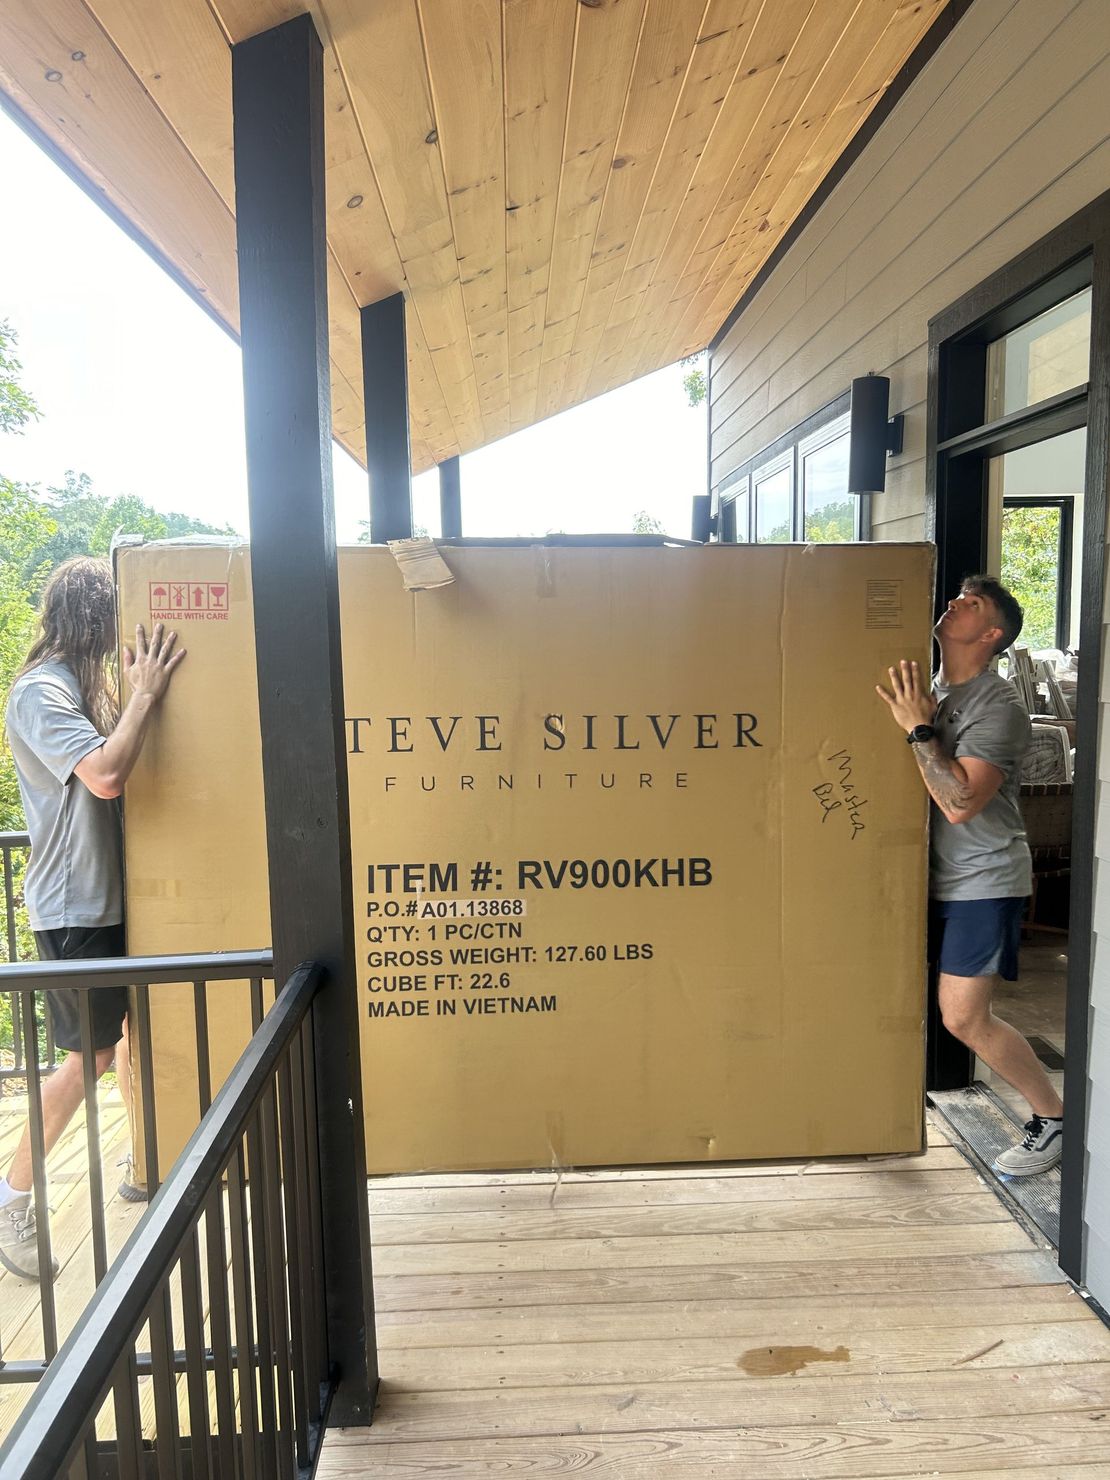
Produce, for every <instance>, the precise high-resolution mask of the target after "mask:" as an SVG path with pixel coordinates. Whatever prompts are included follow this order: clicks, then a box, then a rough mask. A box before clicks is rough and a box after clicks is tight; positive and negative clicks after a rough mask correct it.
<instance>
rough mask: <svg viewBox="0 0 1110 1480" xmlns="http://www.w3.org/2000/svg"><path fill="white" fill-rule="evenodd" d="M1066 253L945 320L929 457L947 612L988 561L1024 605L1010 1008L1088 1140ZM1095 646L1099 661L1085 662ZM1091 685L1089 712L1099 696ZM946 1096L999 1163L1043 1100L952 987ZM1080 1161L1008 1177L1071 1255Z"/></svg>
mask: <svg viewBox="0 0 1110 1480" xmlns="http://www.w3.org/2000/svg"><path fill="white" fill-rule="evenodd" d="M1049 243H1051V239H1049ZM1030 255H1031V256H1032V254H1030ZM1052 256H1053V253H1052V250H1051V246H1050V245H1049V244H1045V248H1044V253H1043V262H1044V267H1045V268H1047V269H1048V270H1044V269H1042V271H1043V275H1042V276H1041V277H1040V279H1039V280H1037V279H1036V277H1035V276H1034V274H1035V265H1034V263H1033V262H1031V261H1026V260H1025V259H1022V260H1021V261H1019V263H1017V264H1014V265H1012V266H1011V268H1009V269H1003V271H1002V273H1000V274H998V275H996V278H994V279H991V280H990V281H989V282H988V283H986V284H981V285H980V287H979V288H978V289H977V290H976V291H975V292H974V293H973V294H970V295H968V297H967V298H966V299H964V300H961V302H960V303H958V304H956V305H953V307H952V309H950V310H948V311H947V313H946V314H944V315H941V316H940V317H939V319H938V320H935V321H934V322H933V324H932V325H931V326H930V340H931V348H932V350H933V352H934V357H933V359H932V367H933V372H932V373H933V388H934V391H935V397H934V399H933V402H932V404H933V407H934V408H935V409H934V415H933V417H932V418H931V425H930V449H929V450H930V459H929V469H930V475H931V477H930V482H931V484H932V488H931V493H932V496H933V497H932V512H933V515H934V530H933V532H934V536H935V539H936V542H937V547H938V592H937V596H938V606H942V605H943V604H944V603H945V602H947V600H948V599H949V597H950V596H952V595H953V594H955V592H956V591H958V590H959V586H960V583H961V581H962V580H963V579H964V577H966V576H967V575H970V574H972V573H974V572H975V571H979V570H983V571H988V572H990V573H991V574H994V575H997V576H999V577H1000V578H1001V580H1002V582H1003V584H1004V585H1006V586H1008V587H1009V588H1010V589H1011V590H1012V591H1013V593H1014V595H1015V596H1016V597H1017V598H1018V600H1019V601H1020V602H1021V604H1022V607H1023V608H1024V611H1025V626H1024V629H1023V632H1022V634H1021V636H1020V638H1019V639H1018V641H1017V642H1016V643H1015V645H1014V647H1013V648H1012V649H1011V650H1010V651H1009V652H1007V653H1006V654H1005V655H1004V656H1003V657H1002V658H1001V659H1000V661H999V672H1000V673H1001V674H1002V676H1004V677H1006V678H1007V679H1009V680H1010V681H1011V682H1012V683H1013V684H1014V685H1015V687H1016V688H1017V690H1018V693H1019V695H1020V696H1021V699H1022V702H1023V704H1024V706H1025V708H1026V709H1027V711H1028V713H1029V715H1030V719H1031V722H1032V728H1033V745H1032V747H1031V750H1030V753H1029V755H1028V757H1027V759H1026V762H1025V766H1024V769H1023V773H1022V777H1021V805H1022V813H1023V817H1024V820H1025V825H1026V832H1027V835H1028V839H1029V844H1030V849H1031V852H1032V855H1033V872H1034V892H1033V896H1032V898H1031V900H1030V903H1029V906H1028V908H1027V910H1026V915H1025V920H1024V924H1023V929H1022V943H1021V952H1020V971H1019V979H1018V981H1017V982H1015V983H1013V984H1009V983H1001V984H1000V986H999V989H998V991H997V993H996V996H995V1000H994V1010H995V1012H996V1013H997V1015H998V1016H999V1017H1001V1018H1003V1019H1005V1020H1006V1021H1008V1022H1010V1023H1012V1024H1013V1025H1014V1026H1015V1027H1016V1028H1017V1029H1018V1030H1019V1031H1020V1032H1021V1033H1022V1034H1024V1036H1025V1037H1026V1038H1027V1039H1028V1040H1029V1042H1030V1044H1031V1045H1032V1047H1033V1050H1034V1052H1035V1053H1036V1055H1037V1057H1038V1059H1039V1060H1040V1062H1041V1064H1042V1066H1043V1068H1044V1069H1045V1071H1046V1073H1047V1074H1048V1076H1049V1078H1050V1080H1051V1081H1052V1082H1053V1084H1054V1085H1055V1086H1056V1088H1057V1089H1058V1090H1059V1091H1061V1092H1062V1093H1063V1094H1064V1098H1065V1102H1066V1106H1065V1108H1066V1118H1065V1142H1066V1141H1067V1137H1068V1132H1069V1130H1070V1129H1071V1127H1075V1130H1072V1131H1071V1133H1072V1134H1076V1133H1078V1134H1079V1135H1080V1136H1081V1135H1082V1127H1083V1118H1082V1111H1083V1106H1082V1104H1081V1103H1080V1104H1079V1105H1078V1106H1074V1105H1072V1104H1071V1103H1070V1102H1071V1098H1072V1096H1071V1094H1070V1090H1071V1089H1072V1088H1073V1087H1074V1085H1075V1083H1076V1081H1077V1079H1078V1078H1080V1077H1082V1074H1083V1073H1084V1072H1085V1067H1086V1053H1087V1043H1086V1035H1085V1033H1083V1032H1079V1033H1077V1032H1076V1024H1077V1022H1079V1021H1080V1020H1081V1018H1082V1017H1084V1016H1085V1014H1086V1009H1087V1002H1088V1000H1089V966H1090V949H1091V921H1090V891H1091V880H1092V875H1093V859H1092V851H1091V841H1090V838H1089V836H1088V834H1089V825H1090V817H1089V813H1090V812H1092V811H1093V806H1092V800H1093V795H1094V777H1095V775H1096V761H1097V757H1096V755H1095V747H1096V745H1097V713H1096V711H1097V683H1098V674H1097V669H1098V653H1099V641H1098V638H1099V635H1100V627H1101V608H1102V602H1101V598H1100V595H1099V594H1098V593H1100V591H1101V587H1102V579H1103V571H1102V556H1101V552H1099V551H1098V550H1097V548H1096V542H1095V541H1089V542H1088V544H1089V545H1090V549H1089V551H1088V556H1087V559H1086V561H1085V560H1084V557H1083V553H1082V552H1083V550H1084V541H1083V534H1084V530H1085V529H1087V528H1088V525H1090V526H1091V527H1093V528H1100V527H1102V521H1104V520H1105V492H1104V489H1103V490H1102V491H1101V492H1100V491H1099V489H1098V488H1097V487H1096V486H1095V484H1096V483H1097V479H1093V478H1092V476H1091V464H1092V459H1091V457H1090V456H1089V448H1088V434H1087V420H1088V399H1089V386H1090V380H1091V360H1092V332H1091V329H1092V292H1091V280H1092V272H1091V257H1090V256H1089V255H1087V256H1084V255H1082V254H1079V253H1076V252H1075V250H1074V248H1072V252H1071V260H1070V261H1067V260H1066V259H1065V265H1063V266H1060V265H1059V262H1060V258H1059V256H1058V257H1057V259H1056V264H1055V265H1054V264H1052ZM1092 634H1094V640H1093V641H1092V640H1091V637H1092ZM1088 654H1089V656H1090V664H1089V667H1090V668H1091V669H1093V671H1088V672H1084V658H1085V656H1087V655H1088ZM1081 675H1083V677H1084V678H1085V679H1086V683H1085V684H1084V683H1083V682H1082V681H1081ZM1092 688H1093V695H1094V697H1093V698H1089V699H1088V711H1089V712H1088V713H1086V714H1084V711H1083V702H1082V695H1083V693H1084V691H1086V693H1087V694H1088V695H1090V694H1091V692H1092ZM1069 1029H1070V1031H1069ZM1065 1079H1066V1080H1067V1087H1066V1088H1065ZM930 1091H931V1094H932V1096H933V1100H934V1103H935V1104H936V1106H937V1108H938V1109H940V1110H941V1112H942V1114H944V1115H945V1116H946V1117H947V1118H948V1120H949V1121H950V1123H951V1125H952V1126H953V1128H954V1129H955V1130H956V1131H957V1132H958V1134H959V1135H960V1136H961V1138H962V1139H963V1140H964V1142H965V1143H966V1145H967V1146H968V1147H969V1148H970V1150H971V1151H973V1152H974V1153H975V1155H976V1156H977V1157H978V1159H979V1160H980V1162H981V1163H982V1164H983V1165H984V1166H985V1167H986V1168H988V1169H989V1168H990V1167H991V1164H992V1163H993V1161H994V1158H995V1157H996V1156H997V1155H998V1153H999V1152H1000V1151H1002V1150H1005V1149H1006V1148H1007V1147H1009V1146H1012V1145H1014V1144H1015V1143H1016V1142H1017V1141H1019V1140H1020V1139H1021V1136H1022V1128H1023V1124H1024V1122H1025V1121H1026V1120H1027V1119H1028V1117H1029V1114H1030V1111H1029V1107H1028V1106H1027V1104H1026V1103H1025V1101H1024V1100H1023V1098H1022V1097H1021V1096H1020V1095H1019V1094H1018V1093H1017V1092H1016V1091H1014V1090H1013V1089H1011V1087H1010V1086H1009V1085H1008V1084H1006V1082H1005V1081H1004V1080H1002V1079H1001V1078H1000V1077H999V1076H998V1075H996V1074H994V1073H993V1072H992V1071H991V1070H990V1069H989V1067H988V1066H987V1065H985V1064H982V1063H980V1062H978V1061H976V1060H975V1059H974V1058H973V1057H972V1056H971V1055H970V1054H969V1053H968V1052H967V1050H966V1049H965V1048H963V1046H962V1045H961V1044H959V1043H957V1042H956V1040H955V1039H953V1038H951V1037H950V1036H949V1035H948V1034H947V1033H946V1032H945V1030H944V1029H943V1026H942V1025H941V1023H940V1021H939V1015H938V1014H937V1013H936V1011H935V994H934V1007H933V1010H932V1012H931V1021H930ZM1075 1109H1077V1110H1078V1114H1077V1115H1073V1114H1072V1111H1073V1110H1075ZM1077 1165H1078V1166H1079V1181H1078V1184H1077V1183H1076V1178H1075V1171H1074V1166H1073V1169H1072V1171H1071V1173H1070V1181H1071V1185H1069V1170H1068V1165H1067V1163H1065V1166H1064V1168H1063V1171H1061V1169H1060V1168H1056V1169H1055V1170H1053V1171H1051V1172H1048V1173H1044V1174H1041V1175H1040V1176H1037V1177H1029V1178H1021V1179H1012V1180H1008V1181H1007V1183H1006V1190H1007V1192H1008V1193H1009V1194H1010V1195H1011V1196H1012V1197H1013V1198H1014V1200H1015V1201H1016V1202H1017V1203H1018V1204H1019V1205H1020V1206H1021V1207H1022V1208H1023V1210H1024V1211H1025V1213H1026V1214H1027V1215H1028V1216H1029V1217H1030V1218H1031V1219H1032V1221H1033V1222H1035V1223H1036V1224H1037V1225H1038V1227H1039V1228H1040V1229H1041V1231H1042V1232H1043V1233H1044V1235H1045V1236H1046V1238H1048V1239H1049V1240H1050V1241H1051V1242H1052V1243H1053V1244H1055V1245H1057V1246H1058V1247H1060V1248H1061V1262H1062V1263H1063V1262H1064V1248H1063V1246H1064V1244H1065V1243H1066V1242H1067V1239H1068V1238H1069V1237H1071V1236H1072V1235H1073V1234H1074V1225H1075V1222H1076V1219H1077V1218H1080V1219H1081V1213H1080V1211H1079V1210H1080V1208H1081V1199H1082V1185H1081V1183H1082V1163H1081V1159H1080V1160H1079V1162H1078V1163H1077ZM1000 1180H1001V1179H1000ZM1062 1208H1063V1211H1064V1214H1065V1216H1064V1219H1063V1223H1062V1219H1061V1211H1062ZM1069 1217H1070V1219H1071V1222H1070V1224H1069ZM1065 1225H1066V1226H1065ZM1069 1257H1070V1256H1069ZM1065 1267H1066V1266H1065Z"/></svg>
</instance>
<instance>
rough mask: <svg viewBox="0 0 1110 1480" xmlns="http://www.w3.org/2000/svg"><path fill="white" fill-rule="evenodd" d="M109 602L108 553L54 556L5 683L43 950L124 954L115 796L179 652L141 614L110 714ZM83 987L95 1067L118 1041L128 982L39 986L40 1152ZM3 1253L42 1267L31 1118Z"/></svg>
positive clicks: (61, 1111) (77, 1096)
mask: <svg viewBox="0 0 1110 1480" xmlns="http://www.w3.org/2000/svg"><path fill="white" fill-rule="evenodd" d="M115 610H116V608H115V592H114V589H113V585H112V572H111V569H110V567H109V565H108V563H107V561H104V560H92V559H87V558H85V557H80V556H79V557H77V558H76V559H73V560H67V561H66V562H65V563H64V564H63V565H60V566H59V567H58V569H57V570H56V571H55V572H54V574H53V576H51V578H50V580H49V582H48V583H47V585H46V589H45V590H44V591H43V595H42V633H41V636H40V637H39V638H38V639H37V640H36V641H35V643H34V644H33V645H32V647H31V650H30V652H29V653H28V654H27V658H26V660H25V662H24V664H23V667H22V669H21V670H20V672H19V674H18V675H17V677H16V681H15V683H14V684H13V685H12V690H11V694H10V695H9V697H8V705H7V713H6V717H5V718H6V727H7V737H8V743H9V745H10V746H11V751H12V757H13V759H14V761H15V769H16V776H17V778H18V781H19V790H20V795H21V797H22V799H23V809H24V814H25V816H26V818H27V831H28V833H29V835H30V839H31V861H30V863H29V865H28V868H27V876H26V879H25V881H24V893H25V897H26V901H27V910H28V913H29V915H30V917H31V928H32V929H33V930H34V932H35V940H36V942H37V943H38V948H39V956H40V957H41V958H42V959H43V960H70V959H74V958H80V957H85V958H87V959H88V958H95V957H104V956H122V955H124V954H125V949H124V938H123V861H122V838H121V832H120V815H119V804H118V801H117V798H118V797H119V796H120V795H121V793H122V792H123V784H124V782H125V781H126V780H127V778H128V776H129V775H130V774H131V771H132V769H133V768H134V765H135V762H136V761H137V760H138V758H139V752H140V751H141V749H142V746H143V740H144V738H145V736H146V732H147V728H148V726H149V724H150V720H151V716H152V715H153V713H154V710H155V708H156V707H157V705H158V703H159V701H160V700H161V698H162V696H163V695H164V694H165V692H166V689H167V687H168V685H169V682H170V679H171V677H172V675H173V673H174V670H175V669H176V668H177V666H178V665H179V664H180V662H181V660H182V659H183V658H184V656H185V653H184V650H182V651H180V652H176V653H175V652H174V641H175V634H174V633H172V632H171V633H170V635H169V636H168V637H167V638H165V639H163V635H162V627H161V624H159V625H158V626H156V627H155V628H154V631H153V633H152V635H151V638H150V641H149V643H148V641H147V638H146V633H145V631H144V630H143V628H142V627H139V628H137V629H136V633H135V651H134V652H133V653H132V652H131V650H130V649H129V648H125V649H124V652H123V671H124V676H125V677H126V678H127V680H128V684H129V686H130V688H131V697H130V699H129V700H128V702H127V705H126V707H125V708H124V710H123V713H122V714H118V711H117V708H116V703H115V696H114V694H113V692H112V688H111V685H110V681H109V671H108V663H109V659H110V657H111V655H112V653H113V652H114V651H115V646H116V620H115ZM117 715H118V718H117ZM82 991H87V992H88V993H89V997H90V1008H91V1015H92V1048H93V1050H94V1053H95V1057H96V1072H97V1075H98V1077H99V1076H100V1075H101V1074H103V1073H105V1071H106V1070H108V1069H109V1068H111V1066H112V1063H113V1061H114V1060H116V1058H117V1045H118V1046H120V1048H121V1049H123V1048H125V1028H124V1025H125V1019H126V1016H127V989H126V988H125V987H94V988H86V987H82V988H76V987H66V988H62V989H60V990H55V991H51V992H47V993H45V994H44V995H45V996H46V999H47V1002H48V1004H49V1008H48V1010H49V1012H50V1014H51V1019H52V1021H53V1025H54V1041H55V1043H56V1044H57V1046H58V1047H59V1048H61V1049H65V1050H66V1054H65V1057H64V1058H63V1060H62V1061H61V1063H60V1064H59V1065H58V1066H57V1068H56V1069H55V1070H54V1071H53V1073H51V1074H49V1075H47V1076H46V1077H45V1078H44V1079H43V1082H42V1119H43V1138H44V1141H45V1146H46V1150H47V1151H48V1152H49V1151H50V1149H51V1147H52V1146H53V1145H54V1144H55V1142H56V1141H57V1140H58V1138H59V1136H60V1135H61V1134H62V1132H63V1131H64V1130H65V1128H66V1126H67V1125H68V1124H69V1121H70V1120H71V1119H72V1117H73V1114H74V1112H75V1111H76V1109H77V1107H78V1106H79V1105H80V1103H81V1100H82V1098H83V1094H84V1082H83V1070H82V1063H81V1051H80V1050H81V1029H80V1017H79V1009H78V1002H79V995H80V993H81V992H82ZM30 1051H32V1052H34V1051H35V1050H34V1048H33V1046H32V1048H31V1050H30ZM127 1074H128V1066H127V1061H126V1058H123V1059H122V1061H121V1062H120V1089H121V1092H122V1093H123V1094H124V1095H125V1097H126V1096H127V1094H128V1090H129V1085H128V1082H127ZM123 1190H124V1189H122V1188H121V1192H122V1191H123ZM132 1195H133V1197H139V1198H145V1192H143V1191H142V1190H140V1189H132ZM0 1263H3V1264H4V1265H5V1266H6V1267H7V1268H8V1269H10V1270H11V1271H12V1272H13V1273H14V1274H18V1275H22V1276H24V1277H25V1278H27V1279H38V1278H40V1275H41V1271H40V1269H39V1258H38V1243H37V1239H36V1229H35V1210H34V1206H33V1204H32V1169H31V1141H30V1130H29V1127H28V1128H26V1129H25V1130H24V1133H23V1137H22V1139H21V1140H20V1143H19V1147H18V1149H17V1150H16V1153H15V1158H14V1160H13V1161H12V1164H11V1167H10V1168H9V1171H8V1175H7V1176H6V1177H4V1178H3V1179H0ZM52 1273H57V1270H56V1268H55V1270H54V1271H52Z"/></svg>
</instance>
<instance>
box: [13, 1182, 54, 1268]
mask: <svg viewBox="0 0 1110 1480" xmlns="http://www.w3.org/2000/svg"><path fill="white" fill-rule="evenodd" d="M51 1263H52V1266H53V1269H52V1273H51V1279H55V1278H56V1277H57V1274H58V1261H57V1260H56V1259H54V1260H52V1261H51ZM0 1264H3V1265H4V1267H5V1269H10V1270H11V1272H12V1274H18V1275H20V1276H21V1277H22V1278H23V1279H25V1280H37V1279H39V1278H40V1275H39V1244H38V1234H37V1231H36V1223H35V1208H34V1204H33V1203H32V1202H31V1194H30V1193H29V1192H28V1193H27V1194H26V1196H24V1197H17V1198H14V1199H13V1200H12V1201H11V1202H10V1203H6V1204H5V1205H4V1207H2V1208H0Z"/></svg>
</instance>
